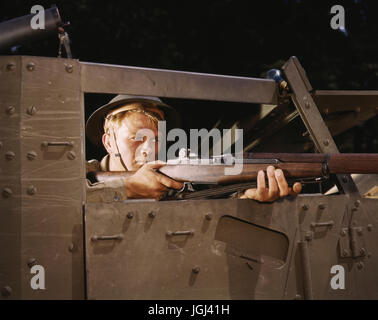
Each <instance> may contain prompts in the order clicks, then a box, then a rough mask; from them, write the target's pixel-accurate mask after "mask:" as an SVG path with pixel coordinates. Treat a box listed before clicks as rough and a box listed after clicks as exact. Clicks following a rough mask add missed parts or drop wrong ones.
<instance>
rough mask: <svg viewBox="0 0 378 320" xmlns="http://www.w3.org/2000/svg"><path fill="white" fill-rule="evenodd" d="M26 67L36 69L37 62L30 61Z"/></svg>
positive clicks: (29, 69) (31, 69)
mask: <svg viewBox="0 0 378 320" xmlns="http://www.w3.org/2000/svg"><path fill="white" fill-rule="evenodd" d="M26 69H28V71H33V70H34V69H35V64H34V62H29V63H28V64H27V65H26Z"/></svg>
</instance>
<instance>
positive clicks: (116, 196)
mask: <svg viewBox="0 0 378 320" xmlns="http://www.w3.org/2000/svg"><path fill="white" fill-rule="evenodd" d="M86 169H87V170H86V173H88V172H91V171H109V155H106V156H105V157H104V158H103V159H102V160H101V162H99V161H98V160H89V161H87V164H86ZM86 183H87V202H114V201H123V200H126V199H127V196H126V179H124V178H122V179H117V180H112V181H103V182H96V183H91V182H90V181H89V180H88V179H87V180H86Z"/></svg>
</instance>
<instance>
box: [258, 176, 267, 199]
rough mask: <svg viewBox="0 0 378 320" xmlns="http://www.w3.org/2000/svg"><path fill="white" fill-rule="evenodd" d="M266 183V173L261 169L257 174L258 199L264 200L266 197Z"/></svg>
mask: <svg viewBox="0 0 378 320" xmlns="http://www.w3.org/2000/svg"><path fill="white" fill-rule="evenodd" d="M267 191H268V190H267V189H266V184H265V173H264V171H263V170H260V171H259V173H258V174H257V190H256V198H255V199H256V200H260V201H263V200H264V199H265V198H266V193H267Z"/></svg>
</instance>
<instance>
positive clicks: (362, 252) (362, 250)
mask: <svg viewBox="0 0 378 320" xmlns="http://www.w3.org/2000/svg"><path fill="white" fill-rule="evenodd" d="M360 254H361V255H363V256H364V255H365V254H366V249H365V248H361V249H360Z"/></svg>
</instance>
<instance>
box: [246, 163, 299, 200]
mask: <svg viewBox="0 0 378 320" xmlns="http://www.w3.org/2000/svg"><path fill="white" fill-rule="evenodd" d="M266 172H267V175H268V183H269V187H268V188H267V187H266V184H265V173H264V171H263V170H260V171H259V172H258V174H257V188H251V189H247V190H245V192H244V194H243V195H242V196H240V199H254V200H257V201H260V202H273V201H275V200H277V199H279V198H282V197H286V196H287V195H291V196H297V195H298V193H300V192H301V190H302V185H301V184H300V183H299V182H296V183H294V185H293V187H292V188H291V187H289V186H288V184H287V181H286V179H285V176H284V173H283V171H282V170H281V169H275V168H274V167H273V166H269V167H268V168H267V170H266Z"/></svg>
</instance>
